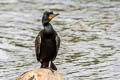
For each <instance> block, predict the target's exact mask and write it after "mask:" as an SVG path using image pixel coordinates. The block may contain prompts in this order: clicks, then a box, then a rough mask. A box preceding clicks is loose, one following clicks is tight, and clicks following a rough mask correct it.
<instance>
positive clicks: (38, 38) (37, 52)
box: [35, 34, 41, 61]
mask: <svg viewBox="0 0 120 80" xmlns="http://www.w3.org/2000/svg"><path fill="white" fill-rule="evenodd" d="M40 46H41V36H40V34H38V36H37V37H36V39H35V51H36V57H37V60H38V61H40Z"/></svg>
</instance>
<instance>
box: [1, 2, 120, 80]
mask: <svg viewBox="0 0 120 80" xmlns="http://www.w3.org/2000/svg"><path fill="white" fill-rule="evenodd" d="M46 10H51V11H54V12H55V13H60V15H59V16H58V17H56V18H54V19H53V20H52V22H51V23H52V25H53V26H54V29H55V30H56V31H57V32H58V33H59V35H60V37H61V47H60V50H59V53H58V56H57V58H56V60H55V61H54V62H55V64H56V65H57V67H58V72H60V73H62V75H63V77H64V78H65V80H120V58H119V56H120V1H119V0H0V80H10V79H12V78H14V77H17V76H18V75H20V74H22V73H23V72H25V71H28V70H31V69H36V68H39V67H40V64H39V63H38V62H37V61H36V56H35V49H34V40H35V37H36V36H37V34H38V32H39V31H40V30H41V29H42V25H41V17H42V14H43V12H44V11H46Z"/></svg>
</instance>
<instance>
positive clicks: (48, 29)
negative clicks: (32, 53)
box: [35, 11, 60, 70]
mask: <svg viewBox="0 0 120 80" xmlns="http://www.w3.org/2000/svg"><path fill="white" fill-rule="evenodd" d="M57 15H59V14H54V13H53V12H47V11H46V12H44V14H43V17H42V25H43V27H44V29H43V30H42V31H40V32H39V34H38V35H37V37H36V40H35V50H36V57H37V60H38V61H39V62H40V63H41V68H50V69H52V70H57V68H56V66H55V64H54V63H53V61H54V60H55V58H56V56H57V53H58V49H59V47H60V37H59V36H58V34H57V32H56V31H55V30H54V29H53V27H52V25H51V24H50V23H49V22H50V21H51V20H52V19H53V18H54V17H55V16H57Z"/></svg>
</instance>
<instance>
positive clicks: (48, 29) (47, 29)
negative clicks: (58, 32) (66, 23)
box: [43, 23, 54, 34]
mask: <svg viewBox="0 0 120 80" xmlns="http://www.w3.org/2000/svg"><path fill="white" fill-rule="evenodd" d="M43 26H44V31H45V32H46V33H48V34H50V33H52V32H53V31H54V29H53V27H52V25H51V24H50V23H47V24H45V25H43Z"/></svg>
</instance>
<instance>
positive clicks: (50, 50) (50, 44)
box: [41, 35, 57, 60]
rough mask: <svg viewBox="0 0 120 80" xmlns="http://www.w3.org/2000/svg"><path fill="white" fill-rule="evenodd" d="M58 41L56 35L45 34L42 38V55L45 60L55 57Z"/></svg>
mask: <svg viewBox="0 0 120 80" xmlns="http://www.w3.org/2000/svg"><path fill="white" fill-rule="evenodd" d="M56 54H57V53H56V41H55V36H54V35H49V36H48V35H44V37H42V38H41V56H42V59H44V60H49V59H52V58H54V55H56Z"/></svg>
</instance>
